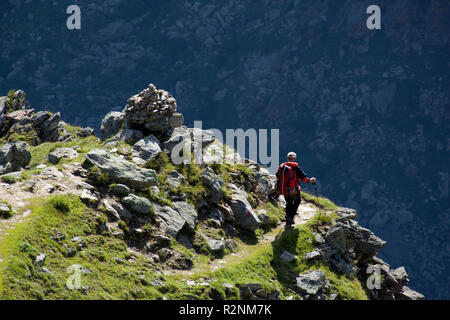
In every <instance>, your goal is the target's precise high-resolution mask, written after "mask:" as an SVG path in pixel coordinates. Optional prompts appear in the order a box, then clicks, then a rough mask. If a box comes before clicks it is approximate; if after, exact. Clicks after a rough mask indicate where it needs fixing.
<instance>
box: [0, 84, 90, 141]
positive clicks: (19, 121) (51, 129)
mask: <svg viewBox="0 0 450 320" xmlns="http://www.w3.org/2000/svg"><path fill="white" fill-rule="evenodd" d="M25 97H26V94H25V92H23V91H22V90H18V91H16V92H15V93H14V94H10V95H9V96H7V97H0V136H4V137H6V138H8V137H10V136H11V135H13V134H15V135H23V136H24V137H26V139H27V141H28V142H29V143H31V144H33V145H38V144H40V143H43V142H56V141H68V140H71V139H73V137H72V136H71V135H70V134H69V133H68V132H67V130H66V123H65V122H63V121H62V120H61V114H60V113H59V112H57V113H55V114H53V113H51V112H50V111H39V112H36V113H35V112H34V109H30V103H29V102H28V101H27V100H26V99H25ZM93 133H94V131H93V129H91V128H80V129H79V130H78V132H77V136H78V137H86V136H89V135H92V134H93Z"/></svg>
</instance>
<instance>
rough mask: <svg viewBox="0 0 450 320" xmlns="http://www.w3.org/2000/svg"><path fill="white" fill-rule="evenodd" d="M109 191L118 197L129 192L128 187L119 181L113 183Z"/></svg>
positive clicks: (124, 195)
mask: <svg viewBox="0 0 450 320" xmlns="http://www.w3.org/2000/svg"><path fill="white" fill-rule="evenodd" d="M109 191H110V192H111V193H112V194H114V195H116V196H118V197H126V196H127V195H129V194H130V192H131V190H130V188H128V187H127V186H126V185H124V184H120V183H118V184H115V185H113V186H112V187H111V188H110V189H109Z"/></svg>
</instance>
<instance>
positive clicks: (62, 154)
mask: <svg viewBox="0 0 450 320" xmlns="http://www.w3.org/2000/svg"><path fill="white" fill-rule="evenodd" d="M77 156H78V152H76V151H75V150H73V149H71V148H57V149H55V150H54V151H52V152H50V153H49V154H48V161H49V162H50V163H53V164H58V163H59V161H60V160H61V159H74V158H76V157H77Z"/></svg>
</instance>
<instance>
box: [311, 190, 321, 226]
mask: <svg viewBox="0 0 450 320" xmlns="http://www.w3.org/2000/svg"><path fill="white" fill-rule="evenodd" d="M313 185H314V193H315V194H316V201H317V206H319V193H318V192H317V184H316V183H314V184H313ZM321 214H322V210H320V209H319V219H318V221H317V223H319V222H320V215H321Z"/></svg>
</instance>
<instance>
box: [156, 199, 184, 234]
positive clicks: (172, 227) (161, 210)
mask: <svg viewBox="0 0 450 320" xmlns="http://www.w3.org/2000/svg"><path fill="white" fill-rule="evenodd" d="M153 209H154V211H155V215H156V216H157V217H158V219H159V221H160V226H161V227H162V229H163V230H164V231H165V232H166V233H167V234H169V235H170V236H172V237H173V238H176V236H177V234H178V232H180V230H181V229H182V228H183V227H184V225H185V224H186V220H185V219H184V218H183V217H182V216H181V215H180V213H179V212H178V211H175V210H174V209H172V208H171V207H169V206H161V205H160V204H158V203H154V204H153Z"/></svg>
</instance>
